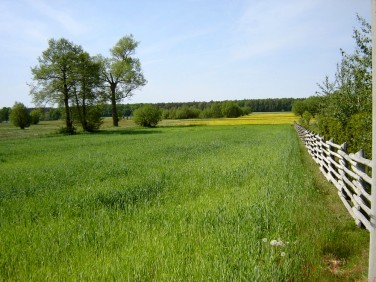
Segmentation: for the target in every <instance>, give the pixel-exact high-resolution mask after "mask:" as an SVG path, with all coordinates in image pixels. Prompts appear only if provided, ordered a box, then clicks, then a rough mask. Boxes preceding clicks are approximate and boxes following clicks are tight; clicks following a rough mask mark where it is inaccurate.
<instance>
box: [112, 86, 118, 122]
mask: <svg viewBox="0 0 376 282" xmlns="http://www.w3.org/2000/svg"><path fill="white" fill-rule="evenodd" d="M115 89H116V85H111V106H112V125H113V126H119V118H118V115H117V110H116V97H115Z"/></svg>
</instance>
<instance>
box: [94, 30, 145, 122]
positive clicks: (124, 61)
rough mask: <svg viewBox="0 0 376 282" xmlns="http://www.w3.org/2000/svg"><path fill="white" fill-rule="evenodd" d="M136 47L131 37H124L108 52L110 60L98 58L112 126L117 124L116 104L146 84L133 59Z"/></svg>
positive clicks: (136, 44)
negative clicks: (108, 102) (109, 105)
mask: <svg viewBox="0 0 376 282" xmlns="http://www.w3.org/2000/svg"><path fill="white" fill-rule="evenodd" d="M137 46H138V42H137V41H135V40H134V38H133V36H132V35H128V36H124V37H123V38H121V39H120V40H119V41H118V42H117V43H116V45H115V46H114V47H113V48H112V49H111V50H110V52H111V57H110V58H103V57H102V56H98V60H99V61H100V62H101V66H102V68H101V78H102V81H103V83H104V84H105V86H106V88H107V91H106V92H105V99H106V100H108V101H110V102H111V106H112V121H113V125H114V126H118V124H119V123H118V122H119V117H118V113H117V109H116V104H117V102H120V101H121V100H123V99H124V98H126V97H130V96H132V95H133V91H134V90H135V89H137V88H140V87H142V86H144V85H145V84H146V83H147V81H146V79H145V78H144V75H143V73H142V70H141V63H140V61H139V59H137V58H135V57H133V55H134V54H135V50H136V48H137Z"/></svg>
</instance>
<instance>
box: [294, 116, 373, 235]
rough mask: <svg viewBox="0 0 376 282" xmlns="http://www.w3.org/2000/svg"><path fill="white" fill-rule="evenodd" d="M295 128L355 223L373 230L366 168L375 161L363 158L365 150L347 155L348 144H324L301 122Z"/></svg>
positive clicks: (332, 142)
mask: <svg viewBox="0 0 376 282" xmlns="http://www.w3.org/2000/svg"><path fill="white" fill-rule="evenodd" d="M294 126H295V129H296V131H297V133H298V135H299V137H300V139H301V140H302V142H303V143H304V145H305V146H306V148H307V150H308V153H309V154H310V155H311V156H312V158H313V160H314V161H315V162H316V163H317V164H318V165H319V169H320V171H321V172H322V174H323V175H324V176H325V178H326V179H327V180H328V181H329V182H331V183H332V184H333V185H334V186H335V187H336V188H337V190H338V195H339V197H340V199H341V201H342V203H343V204H344V206H345V208H346V209H347V211H348V212H349V214H350V215H351V216H352V217H353V218H354V220H355V223H356V224H357V225H358V226H364V227H365V228H366V229H367V230H368V231H370V230H371V223H370V216H371V205H372V204H373V203H371V195H370V192H368V190H369V187H370V185H371V183H372V177H371V176H370V175H369V174H368V173H367V172H368V171H371V169H367V167H368V168H372V160H369V159H366V158H364V157H363V152H362V151H359V152H358V153H356V154H352V153H351V154H348V153H347V152H346V147H347V144H346V143H344V144H341V145H339V144H336V143H334V140H333V139H330V140H329V141H325V138H324V137H321V136H319V135H316V134H314V133H313V132H310V131H308V130H307V129H305V128H304V127H302V126H301V125H300V124H298V123H295V124H294ZM374 204H376V203H374Z"/></svg>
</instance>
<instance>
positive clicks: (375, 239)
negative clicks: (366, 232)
mask: <svg viewBox="0 0 376 282" xmlns="http://www.w3.org/2000/svg"><path fill="white" fill-rule="evenodd" d="M375 115H376V0H372V184H371V214H370V223H371V228H370V229H371V230H370V245H369V267H368V280H369V281H370V282H372V281H373V282H376V118H375Z"/></svg>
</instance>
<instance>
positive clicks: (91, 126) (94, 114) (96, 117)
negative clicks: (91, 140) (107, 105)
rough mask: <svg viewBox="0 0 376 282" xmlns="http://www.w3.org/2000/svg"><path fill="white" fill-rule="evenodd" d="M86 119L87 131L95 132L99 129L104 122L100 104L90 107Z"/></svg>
mask: <svg viewBox="0 0 376 282" xmlns="http://www.w3.org/2000/svg"><path fill="white" fill-rule="evenodd" d="M86 119H87V120H86V121H85V123H86V124H85V128H84V129H85V131H88V132H93V131H96V130H98V129H99V127H100V126H101V125H102V123H103V118H102V109H101V108H100V107H99V106H93V107H90V108H88V112H87V114H86Z"/></svg>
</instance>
